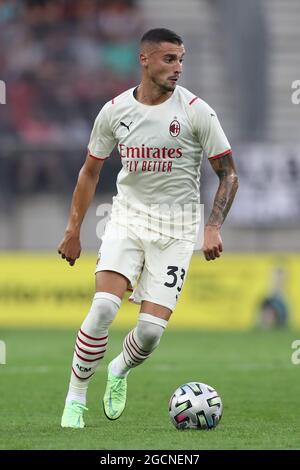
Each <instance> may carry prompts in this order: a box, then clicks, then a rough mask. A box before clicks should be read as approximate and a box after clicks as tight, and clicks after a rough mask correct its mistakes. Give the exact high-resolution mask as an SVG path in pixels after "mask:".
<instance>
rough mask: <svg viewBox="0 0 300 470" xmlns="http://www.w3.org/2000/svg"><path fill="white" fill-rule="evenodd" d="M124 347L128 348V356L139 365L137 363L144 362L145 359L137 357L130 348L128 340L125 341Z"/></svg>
mask: <svg viewBox="0 0 300 470" xmlns="http://www.w3.org/2000/svg"><path fill="white" fill-rule="evenodd" d="M123 346H124V349H126V352H127V354H128V356H129V357H130V359H131V360H132V361H133V362H134V363H135V364H136V365H137V364H140V362H142V361H143V360H142V359H136V357H135V355H134V354H133V353H132V351H131V349H130V348H129V346H128V344H126V342H124V345H123Z"/></svg>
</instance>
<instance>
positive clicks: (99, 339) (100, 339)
mask: <svg viewBox="0 0 300 470" xmlns="http://www.w3.org/2000/svg"><path fill="white" fill-rule="evenodd" d="M79 331H80V333H81V334H83V336H85V337H86V338H88V339H92V340H94V341H102V340H103V339H107V338H108V335H106V336H103V337H102V338H93V336H89V335H87V334H86V333H84V332H83V331H82V329H81V328H80V330H79Z"/></svg>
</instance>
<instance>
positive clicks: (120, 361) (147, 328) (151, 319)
mask: <svg viewBox="0 0 300 470" xmlns="http://www.w3.org/2000/svg"><path fill="white" fill-rule="evenodd" d="M167 323H168V322H167V321H166V320H163V319H162V318H159V317H155V316H154V315H150V314H149V313H141V314H140V316H139V321H138V323H137V326H136V327H135V328H134V329H133V330H132V331H130V332H129V333H128V335H127V336H126V338H125V339H124V342H123V351H122V352H121V353H120V354H119V355H118V356H117V357H116V358H115V359H113V360H112V362H111V363H110V365H109V368H110V371H111V372H112V373H113V374H114V375H116V376H117V377H126V376H127V375H128V374H129V372H130V370H131V369H132V368H133V367H137V366H138V365H140V364H141V363H142V362H144V361H145V360H146V359H147V358H148V357H149V356H150V354H151V353H152V352H153V351H154V349H155V348H156V347H157V346H158V344H159V342H160V338H161V336H162V334H163V332H164V329H165V328H166V326H167Z"/></svg>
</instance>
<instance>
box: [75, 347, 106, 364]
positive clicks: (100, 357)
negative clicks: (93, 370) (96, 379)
mask: <svg viewBox="0 0 300 470" xmlns="http://www.w3.org/2000/svg"><path fill="white" fill-rule="evenodd" d="M75 354H76V356H77V357H79V359H81V360H82V361H84V362H95V361H98V359H102V357H104V354H103V355H102V356H99V357H95V358H94V359H85V358H84V357H81V356H79V354H78V352H77V351H76V349H75Z"/></svg>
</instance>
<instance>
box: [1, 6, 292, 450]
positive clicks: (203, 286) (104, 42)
mask: <svg viewBox="0 0 300 470" xmlns="http://www.w3.org/2000/svg"><path fill="white" fill-rule="evenodd" d="M299 24H300V4H299V0H284V1H283V0H242V1H241V0H185V1H179V0H163V1H161V0H135V1H134V0H111V1H104V0H103V1H100V0H57V1H55V0H54V1H47V0H28V1H17V0H10V1H8V0H0V80H1V81H2V82H1V84H2V85H3V83H5V85H6V103H5V104H0V141H1V145H0V340H3V341H5V344H6V346H7V364H6V365H5V366H1V367H0V378H1V390H2V391H1V394H0V408H1V416H2V419H1V423H0V434H1V439H0V449H7V448H8V449H19V448H24V449H38V448H44V449H55V448H61V449H64V448H67V449H69V448H73V449H76V448H78V449H81V448H95V449H99V448H106V449H110V448H112V449H113V448H124V449H130V448H162V449H163V448H168V449H170V448H178V449H184V448H191V449H192V448H193V449H199V448H235V449H236V448H299V436H300V433H299V418H298V415H297V413H295V410H296V409H298V408H299V396H300V382H299V371H298V370H297V367H295V365H293V364H292V363H291V354H292V352H293V350H292V348H291V344H292V341H293V340H295V339H297V335H298V336H299V328H300V291H299V285H300V274H299V261H300V256H299V248H300V236H299V235H300V137H299V135H300V134H299V117H300V105H297V104H293V103H292V99H291V96H292V93H293V92H294V91H295V90H293V88H292V84H293V82H294V81H295V80H297V79H300V77H299V66H300V56H299V44H300V29H299ZM159 26H162V27H167V28H171V29H174V30H175V31H176V32H178V33H179V34H180V35H182V37H183V38H184V43H185V46H186V49H187V56H186V59H185V68H184V74H183V76H182V79H181V84H182V85H183V86H185V87H187V88H189V89H191V90H192V91H193V92H194V93H195V94H197V95H199V96H200V97H201V98H203V99H204V100H205V101H207V102H208V103H209V104H210V105H211V106H212V107H213V108H215V109H216V110H217V112H218V115H219V118H220V120H221V123H222V125H223V127H224V129H225V131H226V134H227V135H228V138H229V140H230V142H231V144H232V147H233V153H234V156H235V161H236V164H237V167H238V173H239V178H240V189H239V192H238V196H237V199H236V201H235V202H234V207H233V209H232V211H231V212H230V214H229V216H228V219H227V221H226V223H225V225H224V227H223V229H222V234H223V241H224V255H223V257H222V258H221V259H220V260H217V261H215V262H213V263H206V262H205V260H204V258H203V257H202V255H201V254H199V253H196V254H195V255H194V257H193V260H192V265H191V269H190V273H189V276H188V278H187V280H186V284H185V289H184V292H183V295H182V297H181V299H180V301H179V304H178V307H177V309H176V312H175V313H174V316H173V317H172V319H171V322H170V327H169V330H170V331H169V330H168V332H167V334H166V336H165V338H164V339H163V341H162V343H161V346H160V351H159V353H157V355H154V358H153V359H151V360H150V361H149V363H148V362H147V363H146V364H145V366H143V368H141V369H139V368H138V369H137V370H136V372H135V373H134V374H132V377H131V379H130V387H132V388H131V389H130V390H131V395H130V400H129V403H128V410H126V413H124V418H123V417H122V419H121V420H120V422H119V421H118V423H114V425H111V423H107V422H104V421H105V418H103V416H102V415H101V416H100V414H99V410H98V405H97V409H96V403H98V400H99V392H98V391H97V390H96V388H93V387H91V395H90V398H91V400H90V401H91V403H90V405H89V406H90V408H91V410H90V413H89V418H88V428H87V429H86V430H85V431H84V434H81V435H76V436H73V435H72V440H71V439H70V437H69V434H68V433H62V432H58V431H59V419H60V412H61V410H62V406H63V401H64V397H65V392H66V386H67V383H68V380H69V371H70V361H71V356H72V348H73V342H74V336H75V333H76V331H77V328H78V327H79V325H80V323H81V321H82V320H83V318H84V317H85V315H86V313H87V311H88V308H89V305H90V300H91V298H92V295H93V290H94V279H93V272H94V266H95V262H96V257H97V251H98V244H99V239H98V238H97V235H96V225H97V224H98V223H99V221H100V217H99V213H97V207H98V205H99V204H102V203H106V202H109V201H110V200H111V197H112V195H113V194H114V193H115V179H116V175H117V172H118V170H119V168H120V161H119V158H118V156H117V154H114V155H113V156H112V158H110V159H109V160H108V161H107V162H106V164H105V165H104V169H103V172H102V176H101V178H100V183H99V186H98V190H97V195H96V198H95V201H94V203H93V205H92V207H91V208H90V210H89V212H88V215H87V217H86V219H85V222H84V227H83V231H82V245H83V252H82V255H81V258H80V260H79V261H78V262H77V264H76V265H75V267H73V268H70V267H69V266H68V265H67V264H66V263H65V262H63V261H62V260H61V259H60V258H59V257H58V255H57V253H56V249H57V245H58V243H59V241H60V240H61V238H62V236H63V232H64V229H65V225H66V221H67V216H68V210H69V205H70V199H71V194H72V191H73V189H74V185H75V183H76V178H77V174H78V171H79V169H80V167H81V165H82V163H83V161H84V159H85V154H86V145H87V142H88V139H89V134H90V131H91V127H92V124H93V121H94V119H95V117H96V115H97V113H98V111H99V109H100V108H101V106H102V105H103V104H104V103H105V102H106V101H107V100H109V99H111V97H113V96H116V95H117V94H119V93H120V92H122V91H123V90H124V89H127V88H128V87H130V86H133V85H135V84H136V83H138V80H139V70H138V60H137V48H138V43H139V38H140V36H141V34H142V33H143V32H144V31H145V30H147V29H148V28H151V27H159ZM2 90H3V87H2ZM2 102H4V100H3V97H2ZM201 182H202V202H203V203H204V204H205V210H206V213H207V212H208V211H209V210H210V207H211V204H212V196H213V194H214V191H215V190H216V187H217V183H218V182H217V178H216V177H215V175H214V174H213V172H212V170H211V168H210V165H209V163H208V162H205V163H204V165H203V171H202V178H201ZM136 315H137V308H136V307H135V306H132V305H130V304H129V303H128V302H126V301H125V302H124V303H123V305H122V308H121V312H120V314H119V316H118V318H117V320H116V322H115V324H114V325H113V329H115V331H114V334H112V335H111V340H110V343H109V344H110V349H109V350H108V354H107V357H106V358H105V364H106V363H107V361H109V360H110V359H111V358H112V357H113V356H114V355H115V354H116V353H118V352H119V349H120V344H121V339H122V335H123V334H124V331H125V328H126V330H128V327H129V326H131V325H134V324H135V321H136ZM257 326H261V327H262V328H263V332H261V331H260V330H259V329H258V328H255V327H257ZM279 326H288V327H287V328H273V327H279ZM20 327H21V328H20ZM23 327H26V328H27V329H26V333H24V332H25V330H23V329H22V328H23ZM267 328H269V329H272V332H266V329H267ZM118 329H120V331H118ZM274 329H276V330H277V331H276V332H275V331H273V330H274ZM208 330H210V331H209V332H208ZM229 330H232V331H229ZM278 330H280V331H278ZM3 345H4V343H1V344H0V346H2V352H3ZM179 345H182V346H183V347H179ZM0 352H1V351H0ZM295 354H296V351H295ZM296 356H297V354H296ZM2 362H3V357H2ZM0 363H1V357H0ZM294 364H296V362H295V363H294ZM153 374H154V375H155V381H154V380H153ZM97 375H98V377H101V387H102V388H103V387H104V383H105V366H101V367H100V368H99V373H97ZM95 380H96V382H97V380H98V378H97V377H96V379H95ZM190 380H199V381H203V382H206V383H210V384H212V385H213V386H215V387H216V388H217V389H218V390H220V393H221V396H222V398H223V401H224V410H225V414H224V420H223V421H222V423H221V425H220V426H219V427H218V431H217V434H214V433H208V434H205V435H204V436H201V440H200V439H199V438H198V436H196V435H195V434H192V435H191V434H188V435H187V434H184V433H183V434H182V433H177V434H176V435H175V433H174V429H171V427H168V416H167V415H168V411H167V403H168V399H169V397H170V394H171V393H172V392H173V391H174V390H175V389H176V388H177V387H178V385H179V384H180V383H184V382H185V381H190ZM20 381H21V383H20ZM132 389H133V390H135V391H136V394H137V396H138V397H139V400H133V394H132ZM287 393H288V396H287ZM145 401H146V402H147V406H145ZM287 402H288V406H287ZM33 403H34V406H33ZM146 407H147V413H148V420H147V422H146V423H145V422H144V420H143V419H141V417H144V416H145V408H146ZM162 417H163V418H162ZM98 420H99V421H98ZM223 423H224V424H223ZM222 426H223V427H222ZM137 427H138V429H139V432H138V433H136V428H137ZM275 429H276V432H275V433H274V430H275ZM115 430H116V431H115ZM116 436H117V437H116ZM121 436H122V438H121ZM158 436H159V439H158ZM103 446H104V447H103Z"/></svg>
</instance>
